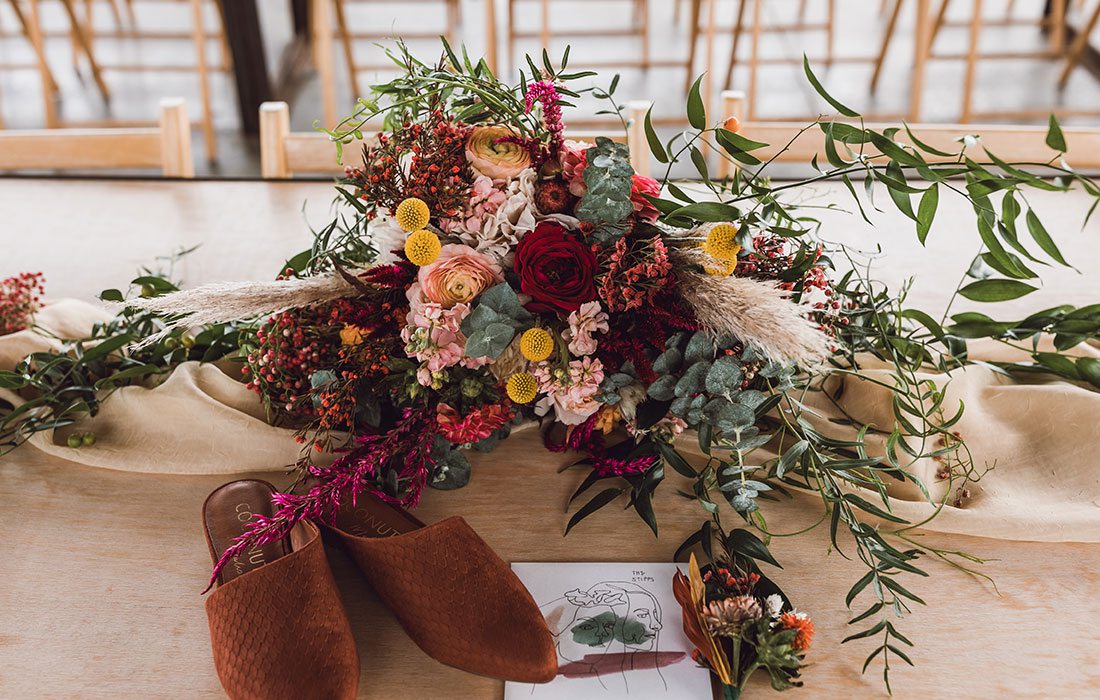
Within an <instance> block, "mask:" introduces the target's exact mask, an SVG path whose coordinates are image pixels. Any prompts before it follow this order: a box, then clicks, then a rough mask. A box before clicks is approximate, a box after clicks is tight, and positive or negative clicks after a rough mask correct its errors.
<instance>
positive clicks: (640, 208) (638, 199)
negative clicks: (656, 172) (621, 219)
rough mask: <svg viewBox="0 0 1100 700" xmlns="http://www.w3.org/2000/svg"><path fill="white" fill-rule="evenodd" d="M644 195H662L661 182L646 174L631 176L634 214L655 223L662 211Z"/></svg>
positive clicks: (631, 200)
mask: <svg viewBox="0 0 1100 700" xmlns="http://www.w3.org/2000/svg"><path fill="white" fill-rule="evenodd" d="M644 195H649V196H650V197H660V196H661V183H659V182H657V181H656V180H654V179H653V178H651V177H646V176H644V175H633V176H631V181H630V203H631V204H633V205H634V216H636V217H637V218H638V219H639V220H641V221H647V222H649V223H653V222H655V221H656V220H657V217H658V216H659V215H660V212H659V211H657V207H655V206H653V203H652V202H650V201H649V200H648V199H646V198H645V196H644Z"/></svg>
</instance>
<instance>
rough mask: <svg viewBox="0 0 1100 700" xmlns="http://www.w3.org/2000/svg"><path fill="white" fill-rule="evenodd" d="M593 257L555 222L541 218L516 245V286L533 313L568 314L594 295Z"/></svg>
mask: <svg viewBox="0 0 1100 700" xmlns="http://www.w3.org/2000/svg"><path fill="white" fill-rule="evenodd" d="M596 269H597V263H596V256H595V254H594V253H593V252H592V249H591V248H589V247H588V246H587V245H585V244H584V242H583V241H581V240H580V239H578V238H577V237H576V236H573V235H572V234H570V233H569V232H568V231H566V230H565V227H564V226H562V225H561V224H559V223H558V222H556V221H543V222H541V223H539V225H538V226H536V227H535V230H534V231H532V232H531V233H528V234H527V235H526V236H524V237H523V238H522V239H521V240H520V242H519V245H518V246H517V247H516V262H515V271H516V274H517V275H519V287H520V290H521V291H522V292H523V293H524V294H528V295H530V296H531V301H529V302H527V308H528V309H529V310H531V311H534V312H536V313H542V312H548V311H557V312H563V313H569V312H570V311H576V310H577V309H579V308H580V306H581V304H583V303H584V302H586V301H592V300H594V299H595V298H596V284H595V281H594V279H595V276H596Z"/></svg>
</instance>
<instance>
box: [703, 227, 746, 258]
mask: <svg viewBox="0 0 1100 700" xmlns="http://www.w3.org/2000/svg"><path fill="white" fill-rule="evenodd" d="M703 250H705V251H706V253H707V255H709V256H711V257H712V258H714V259H715V260H734V259H736V258H737V254H738V253H740V252H741V246H739V245H738V244H737V227H736V226H734V225H733V224H718V225H717V226H714V227H712V228H711V229H710V232H709V233H708V234H707V240H706V242H705V243H703Z"/></svg>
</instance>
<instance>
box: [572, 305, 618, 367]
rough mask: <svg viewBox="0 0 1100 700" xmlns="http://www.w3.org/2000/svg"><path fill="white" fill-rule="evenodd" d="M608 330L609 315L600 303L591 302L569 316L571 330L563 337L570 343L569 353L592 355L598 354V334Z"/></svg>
mask: <svg viewBox="0 0 1100 700" xmlns="http://www.w3.org/2000/svg"><path fill="white" fill-rule="evenodd" d="M607 330H608V325H607V314H606V313H604V311H603V307H601V306H600V302H598V301H589V302H585V303H584V304H581V307H580V308H579V309H577V310H576V311H574V312H572V313H570V314H569V328H567V329H566V330H565V333H564V334H563V337H564V338H565V340H566V342H568V343H569V352H571V353H573V354H574V355H591V354H592V353H594V352H596V339H595V338H594V337H593V336H594V335H595V334H596V333H606V332H607Z"/></svg>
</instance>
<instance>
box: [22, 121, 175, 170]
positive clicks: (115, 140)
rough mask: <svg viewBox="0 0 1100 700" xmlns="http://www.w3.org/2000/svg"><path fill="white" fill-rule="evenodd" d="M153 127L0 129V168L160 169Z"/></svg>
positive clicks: (158, 146) (156, 132)
mask: <svg viewBox="0 0 1100 700" xmlns="http://www.w3.org/2000/svg"><path fill="white" fill-rule="evenodd" d="M160 165H161V162H160V131H159V130H157V129H41V130H33V131H5V132H0V169H3V170H34V169H55V168H56V169H65V170H74V169H93V168H94V169H100V168H160Z"/></svg>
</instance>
